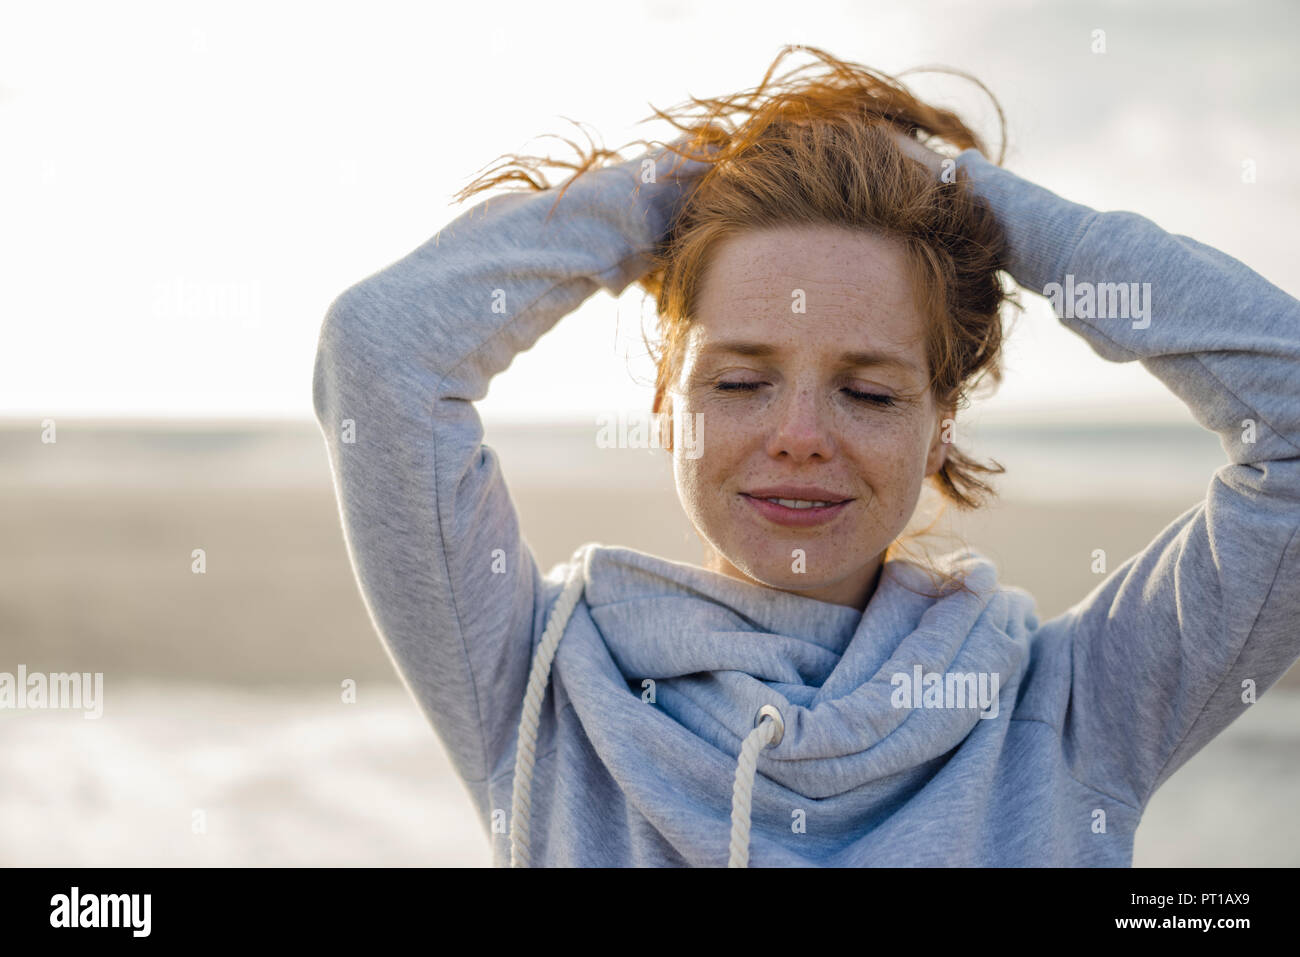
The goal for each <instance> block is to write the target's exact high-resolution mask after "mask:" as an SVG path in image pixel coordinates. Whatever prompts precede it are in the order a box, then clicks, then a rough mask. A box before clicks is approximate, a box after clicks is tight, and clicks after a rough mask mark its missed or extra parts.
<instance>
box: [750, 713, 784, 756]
mask: <svg viewBox="0 0 1300 957" xmlns="http://www.w3.org/2000/svg"><path fill="white" fill-rule="evenodd" d="M764 718H771V719H772V722H773V723H774V724H775V725H776V734H775V735H774V736H773V738H772V740H771V741H769V742H768V743H767V747H769V748H775V747H776V746H777V745H778V744H780V743H781V739H782V738H784V737H785V719H784V718H782V717H781V712H780V711H778V710H777V708H776V705H771V704H765V705H763V707H761V708H759V709H758V714H757V715H755V716H754V727H756V728H757V727H758V726H759V725H760V724H762V723H763V719H764Z"/></svg>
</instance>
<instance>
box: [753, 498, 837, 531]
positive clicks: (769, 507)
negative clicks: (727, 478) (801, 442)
mask: <svg viewBox="0 0 1300 957" xmlns="http://www.w3.org/2000/svg"><path fill="white" fill-rule="evenodd" d="M759 491H761V492H763V493H765V494H762V495H759V494H753V493H749V492H741V493H740V497H741V498H743V499H744V500H745V501H746V502H748V503H749V505H750V506H751V507H752V508H753V509H754V510H755V511H756V512H758V514H759V515H761V516H762V517H763V518H765V519H767V520H768V521H771V522H775V523H776V524H777V525H785V526H787V527H796V528H808V527H810V526H813V525H823V524H825V523H827V522H830V521H832V520H833V519H834V518H835V517H836V516H838V515H840V514H841V513H842V512H843V511H844V510H845V509H846V508H848V506H849V503H850V502H852V501H853V499H851V498H839V497H837V496H836V495H835V494H834V493H828V492H823V491H815V492H802V493H801V495H800V496H794V495H790V494H782V495H775V494H771V493H770V492H769V490H767V489H762V490H759ZM781 491H784V490H781ZM804 495H806V496H809V497H807V498H805V497H802V496H804ZM813 496H820V497H813Z"/></svg>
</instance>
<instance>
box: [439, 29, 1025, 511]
mask: <svg viewBox="0 0 1300 957" xmlns="http://www.w3.org/2000/svg"><path fill="white" fill-rule="evenodd" d="M796 50H802V51H806V52H808V53H810V54H812V55H813V56H814V57H816V58H817V59H818V60H820V61H821V62H822V64H824V65H825V70H823V71H822V72H821V73H820V74H817V75H812V76H801V74H803V73H804V71H806V70H808V69H809V67H810V66H814V64H809V65H806V66H804V67H800V68H798V69H796V70H793V71H790V72H789V73H787V74H784V75H783V76H782V77H781V78H780V79H778V80H776V81H773V80H772V77H773V73H774V71H775V70H776V68H777V66H778V65H779V64H780V63H781V61H782V60H783V59H784V58H785V57H786V56H787V55H788V54H789V53H791V52H794V51H796ZM907 72H940V73H951V74H954V75H957V76H960V77H963V78H965V79H968V80H970V81H971V82H973V83H975V84H976V85H977V86H979V87H980V89H982V90H983V91H984V92H985V93H987V94H988V96H989V98H990V100H992V102H993V105H994V108H995V109H996V110H997V114H998V118H999V122H1000V123H1001V125H1002V128H1003V143H1002V149H1001V151H1000V152H999V154H998V157H997V159H996V160H995V162H996V163H997V164H999V165H1000V164H1001V163H1002V160H1003V156H1004V154H1005V149H1006V143H1005V119H1004V118H1003V115H1002V110H1001V107H1000V106H999V105H998V103H997V100H996V98H995V97H993V95H992V93H990V92H989V91H988V89H987V88H986V87H985V86H984V85H983V84H982V83H980V82H979V81H978V80H976V79H975V78H974V77H971V76H969V75H968V74H965V73H962V72H960V71H957V70H950V69H946V68H938V67H934V68H929V69H927V70H924V71H907ZM901 75H905V74H900V76H901ZM695 109H698V110H699V111H700V112H702V113H703V115H701V116H691V115H689V113H690V111H692V110H695ZM654 116H658V117H660V118H662V119H664V120H667V121H668V122H669V123H671V124H672V125H673V126H674V127H676V128H677V129H678V130H681V131H682V132H683V134H684V135H683V136H682V137H680V138H678V139H675V140H674V141H672V142H671V143H663V144H660V145H662V146H664V147H665V148H667V149H668V150H670V151H672V152H673V153H675V154H677V155H678V156H681V157H684V158H685V159H689V160H696V161H702V162H705V163H708V164H711V165H710V166H709V168H707V170H706V171H705V172H703V173H702V174H701V175H700V177H699V179H698V180H696V181H695V183H694V184H693V186H692V190H691V192H690V194H689V196H688V197H687V198H686V199H685V201H684V202H683V203H682V205H681V208H680V210H679V211H678V212H677V214H676V218H675V219H674V221H673V223H672V225H671V228H670V230H669V232H668V234H667V235H666V236H665V237H664V238H663V239H662V241H661V242H660V243H659V244H658V245H657V246H656V247H655V249H654V251H653V260H652V262H653V266H652V268H651V269H650V270H649V272H647V273H646V275H645V276H643V277H642V278H641V279H639V280H638V283H639V284H640V285H641V286H642V287H643V288H644V289H645V291H646V292H647V293H649V294H650V295H651V296H653V298H654V300H655V302H656V307H657V308H656V311H657V316H658V326H659V328H658V333H659V337H658V342H657V343H653V344H651V350H652V355H653V356H654V358H655V360H656V368H657V375H656V382H655V396H654V405H653V411H654V412H657V413H658V412H661V411H662V409H663V405H664V399H665V394H666V393H667V392H668V391H670V390H671V386H672V383H673V382H674V381H675V380H676V377H677V374H678V372H679V371H680V361H681V359H682V352H683V349H682V346H683V344H684V341H685V337H686V332H687V330H688V328H689V326H690V324H691V322H692V318H693V316H694V315H695V310H696V302H697V297H698V296H699V294H700V288H701V283H702V279H703V277H704V275H705V273H706V271H707V267H708V265H709V262H710V252H711V251H712V250H713V249H714V247H715V246H716V244H718V243H719V242H720V241H721V240H723V239H725V238H726V237H728V236H731V235H734V234H737V233H742V232H744V231H746V230H753V229H767V228H771V227H780V226H799V225H833V226H839V227H847V228H849V229H858V230H864V231H870V232H872V233H875V234H883V235H885V236H887V237H891V238H893V239H895V240H897V241H898V242H900V243H901V244H902V248H903V249H904V250H905V254H906V256H905V258H906V260H907V262H908V270H909V279H910V281H911V284H912V287H913V291H914V296H915V301H916V304H917V308H918V310H919V312H920V313H921V315H922V316H923V317H924V318H925V320H926V325H927V343H926V353H927V357H928V361H929V367H930V384H929V387H930V389H931V391H932V394H933V397H934V399H935V401H936V403H937V404H938V406H939V407H951V408H953V409H958V408H965V407H966V406H967V405H968V404H969V397H970V395H972V394H973V393H974V390H975V388H976V387H978V386H980V385H981V384H988V385H990V386H992V387H996V385H997V384H998V383H999V382H1000V381H1001V378H1002V370H1001V365H1000V356H1001V349H1002V341H1003V335H1004V333H1003V327H1002V318H1001V310H1002V305H1003V303H1004V302H1009V303H1012V304H1013V305H1014V306H1016V307H1017V308H1019V303H1018V302H1017V301H1016V300H1015V299H1014V298H1013V297H1012V295H1011V294H1010V293H1008V292H1007V291H1006V289H1005V288H1004V286H1003V283H1002V280H1001V276H1000V275H999V273H1000V271H1001V270H1004V269H1005V268H1006V264H1007V256H1008V246H1007V241H1006V238H1005V236H1004V234H1003V232H1002V229H1001V227H1000V225H999V224H998V222H997V221H996V219H995V217H994V215H993V213H992V211H991V210H990V209H989V208H988V207H987V205H985V204H984V203H983V202H982V201H981V200H979V199H978V198H977V197H976V196H975V195H974V193H973V191H972V190H971V189H970V184H969V181H968V180H967V179H966V176H965V174H964V173H961V172H959V171H957V170H956V168H955V166H954V167H953V168H952V169H951V171H950V172H951V173H952V174H953V175H947V176H942V177H937V178H936V177H935V176H934V175H933V173H932V172H931V171H930V170H928V169H926V168H925V167H924V166H923V165H922V164H921V163H919V162H917V161H916V160H915V159H913V158H911V157H909V156H908V155H907V154H906V153H905V152H904V151H903V150H902V149H901V148H900V147H899V145H898V144H897V143H896V142H895V140H894V137H893V135H892V134H893V133H894V132H902V133H904V134H906V135H907V136H911V137H914V138H917V139H918V140H919V141H920V142H921V143H923V144H925V145H928V146H931V147H932V148H936V147H937V148H938V149H940V150H941V151H942V150H943V148H944V147H947V148H948V151H949V152H951V151H952V150H954V149H955V150H958V151H959V150H964V149H968V148H974V149H977V150H979V151H980V152H981V153H982V154H984V155H985V156H988V155H989V152H988V150H987V148H986V147H985V145H984V143H983V141H982V140H981V139H980V137H979V136H978V135H977V134H976V133H975V132H974V131H972V130H971V129H970V128H969V127H968V126H967V125H966V124H965V123H964V122H963V121H962V120H961V119H960V118H959V117H958V116H957V115H956V114H954V113H952V112H950V111H948V110H944V109H939V108H936V107H934V106H930V105H928V104H926V103H924V102H922V101H921V100H920V99H918V98H917V97H916V96H915V95H913V94H912V93H911V92H910V91H909V90H908V89H907V88H906V87H905V86H904V85H903V84H902V83H901V82H900V81H899V80H898V79H897V78H895V77H891V76H889V75H887V74H884V73H881V72H879V71H876V70H873V69H870V68H868V67H865V66H862V65H860V64H856V63H851V62H847V61H843V60H839V59H837V58H835V57H833V56H831V55H830V54H828V53H826V52H824V51H823V50H820V49H818V48H815V47H807V46H799V45H792V46H786V47H783V48H782V50H781V52H780V53H779V54H778V55H777V57H776V59H775V60H774V61H773V63H772V65H771V66H770V67H769V68H768V70H767V73H766V74H765V76H764V77H763V80H762V82H761V83H760V84H759V85H758V86H757V87H756V88H754V89H753V90H748V91H744V92H742V93H738V94H735V95H732V96H727V97H723V98H707V99H700V98H696V97H691V98H690V101H689V103H687V104H683V105H680V106H678V107H675V108H673V109H672V110H670V111H662V110H659V109H658V108H654ZM649 119H651V117H647V118H646V120H649ZM643 122H645V120H643ZM566 142H569V141H567V140H566ZM634 142H636V143H640V144H644V145H646V146H654V145H655V144H653V143H651V142H650V141H647V140H638V141H634ZM569 145H570V146H573V147H574V149H575V150H577V151H578V152H579V154H580V157H581V161H580V162H578V163H573V162H563V161H556V160H551V159H549V158H548V159H547V160H546V162H547V163H548V164H550V165H552V166H557V167H561V168H567V169H572V170H575V171H576V173H575V174H574V176H573V177H572V178H571V179H569V180H568V182H569V183H571V182H572V181H573V180H574V179H576V178H577V177H578V176H580V175H582V173H584V172H585V171H586V170H588V169H591V168H592V167H593V166H597V165H599V164H600V161H602V160H607V159H608V160H611V161H614V162H622V161H624V160H623V157H621V156H620V155H619V154H618V153H616V152H612V151H610V150H606V149H601V148H596V147H594V146H593V147H592V148H591V150H590V151H583V150H579V149H578V148H577V147H576V146H575V145H574V144H573V143H572V142H570V143H569ZM539 163H540V161H538V160H536V159H532V158H527V159H521V158H515V164H516V165H517V166H518V167H519V168H518V169H514V170H509V171H507V172H499V173H496V175H490V174H485V175H484V176H482V177H480V178H479V179H478V180H476V181H474V182H473V183H471V184H470V185H469V186H467V187H465V189H463V190H462V191H461V192H460V193H459V194H458V196H457V198H459V199H462V200H463V199H465V198H468V197H469V196H471V195H473V194H474V193H477V192H479V191H480V190H483V189H486V188H488V187H490V186H493V185H496V184H498V183H502V182H505V181H507V180H511V179H518V180H522V181H523V182H524V183H526V184H528V186H529V187H531V188H532V189H536V190H543V189H549V188H550V186H549V185H548V184H547V183H546V181H545V179H544V178H540V174H538V176H539V178H540V181H539V180H537V179H534V178H533V176H532V175H530V173H536V172H537V168H538V165H539ZM566 186H567V183H566ZM562 195H563V192H561V196H562ZM557 201H558V200H557ZM1004 471H1005V469H1004V468H1003V467H1002V466H1001V465H999V464H998V463H996V462H994V463H993V464H992V465H986V464H982V463H980V462H978V461H976V460H974V459H972V458H970V457H969V456H967V455H966V454H965V453H964V452H962V451H960V450H958V449H957V448H956V444H955V443H951V444H950V445H949V447H948V449H947V456H946V462H945V464H944V465H943V467H942V469H941V470H940V471H939V472H937V473H936V474H935V475H934V476H932V479H933V482H934V487H935V488H936V489H937V490H938V492H939V493H940V495H941V496H942V498H943V499H945V500H947V501H949V502H951V503H953V504H955V505H956V506H957V507H959V508H962V509H972V508H977V507H979V506H981V505H983V504H985V503H986V500H987V499H988V498H991V497H993V496H994V495H995V493H994V490H993V488H992V487H991V486H990V485H989V484H988V482H987V481H985V479H984V478H983V476H988V475H992V474H999V473H1002V472H1004Z"/></svg>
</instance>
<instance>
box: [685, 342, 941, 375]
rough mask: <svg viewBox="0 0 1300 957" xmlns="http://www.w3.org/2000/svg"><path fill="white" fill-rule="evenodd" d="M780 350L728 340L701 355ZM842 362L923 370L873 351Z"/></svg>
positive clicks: (761, 354)
mask: <svg viewBox="0 0 1300 957" xmlns="http://www.w3.org/2000/svg"><path fill="white" fill-rule="evenodd" d="M780 352H781V350H780V349H778V348H776V347H775V346H773V345H769V344H768V343H766V342H752V341H750V340H747V339H727V340H721V341H718V342H710V343H707V344H705V345H704V346H702V347H701V348H700V355H701V356H707V355H714V354H717V353H727V354H730V355H738V356H752V357H753V358H756V359H765V358H770V357H772V356H775V355H778V354H779V353H780ZM839 358H840V361H841V362H843V363H844V364H845V365H848V366H854V367H858V366H895V367H897V368H899V369H905V370H906V371H908V372H917V373H919V372H920V371H921V370H920V369H918V368H917V367H916V365H915V364H913V363H911V362H909V361H907V360H906V359H904V358H902V357H901V356H897V355H894V354H893V353H889V352H873V351H869V350H868V351H865V352H863V351H856V350H855V351H849V352H841V353H840V356H839Z"/></svg>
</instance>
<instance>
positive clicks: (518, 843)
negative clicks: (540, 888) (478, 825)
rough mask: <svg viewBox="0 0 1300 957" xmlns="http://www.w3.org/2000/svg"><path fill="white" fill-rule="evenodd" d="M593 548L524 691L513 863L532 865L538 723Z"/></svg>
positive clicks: (553, 619) (555, 612) (558, 608)
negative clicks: (556, 650) (531, 842)
mask: <svg viewBox="0 0 1300 957" xmlns="http://www.w3.org/2000/svg"><path fill="white" fill-rule="evenodd" d="M590 554H591V553H590V551H588V553H587V555H584V556H583V558H582V560H581V561H579V562H578V563H577V564H576V565H575V566H574V568H573V571H572V572H571V573H570V576H569V580H568V582H566V583H565V585H564V590H563V591H562V592H560V597H559V598H558V599H557V600H556V602H555V607H554V608H552V609H551V616H550V619H549V620H548V621H547V623H546V630H545V631H543V632H542V640H541V641H540V642H539V643H538V645H537V652H536V654H534V655H533V667H532V671H531V672H530V673H529V675H528V687H527V689H526V690H525V691H524V713H523V714H522V715H521V716H520V718H519V744H518V746H517V748H516V750H515V786H514V793H513V794H512V795H511V798H510V866H511V867H528V866H529V846H528V832H529V824H530V823H531V815H532V795H531V793H530V791H531V789H532V783H533V764H534V763H535V762H536V760H537V751H536V748H537V723H538V720H539V719H540V717H541V713H542V698H543V697H545V695H546V685H547V682H549V681H550V678H551V661H552V660H553V659H554V658H555V649H556V648H557V647H559V644H560V637H561V636H562V635H563V634H564V629H565V627H567V626H568V624H569V618H570V617H572V615H573V609H574V608H576V607H577V604H578V597H579V596H580V595H581V594H582V589H583V586H584V585H585V584H586V565H587V561H588V559H589V557H590Z"/></svg>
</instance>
